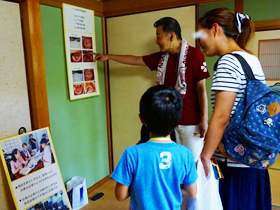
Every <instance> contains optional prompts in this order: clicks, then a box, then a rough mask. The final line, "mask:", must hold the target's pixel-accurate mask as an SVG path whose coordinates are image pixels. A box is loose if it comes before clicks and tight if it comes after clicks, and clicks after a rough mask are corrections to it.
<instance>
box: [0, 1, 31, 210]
mask: <svg viewBox="0 0 280 210" xmlns="http://www.w3.org/2000/svg"><path fill="white" fill-rule="evenodd" d="M20 21H21V20H20V11H19V4H17V3H10V2H6V1H0V25H1V27H0V34H1V39H0V46H1V47H0V78H1V80H0V90H1V94H0V139H3V138H6V137H11V136H14V135H17V134H18V129H19V128H20V127H22V126H24V127H25V128H26V129H27V131H30V130H31V123H30V113H29V104H28V93H27V84H26V74H25V64H24V53H23V44H22V33H21V22H20ZM0 204H1V207H0V209H1V210H10V209H15V206H14V203H13V200H12V196H11V193H10V189H9V186H8V183H7V179H6V175H5V173H4V169H3V166H2V165H1V166H0Z"/></svg>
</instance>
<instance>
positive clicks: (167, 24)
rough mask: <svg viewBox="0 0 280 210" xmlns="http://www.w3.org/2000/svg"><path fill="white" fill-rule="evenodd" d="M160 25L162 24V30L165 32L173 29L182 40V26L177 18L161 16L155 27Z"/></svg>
mask: <svg viewBox="0 0 280 210" xmlns="http://www.w3.org/2000/svg"><path fill="white" fill-rule="evenodd" d="M159 26H162V30H163V32H164V33H165V34H168V33H170V32H172V31H173V32H174V33H175V34H176V37H177V39H180V40H182V36H181V27H180V24H179V23H178V21H177V20H176V19H174V18H172V17H163V18H160V19H159V20H157V21H156V22H155V23H154V27H155V28H157V27H159Z"/></svg>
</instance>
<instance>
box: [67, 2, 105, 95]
mask: <svg viewBox="0 0 280 210" xmlns="http://www.w3.org/2000/svg"><path fill="white" fill-rule="evenodd" d="M63 22H64V38H65V51H66V63H67V72H68V84H69V95H70V99H71V100H74V99H80V98H85V97H90V96H96V95H99V94H100V93H99V82H98V71H97V63H96V60H95V56H94V55H93V53H95V52H96V43H95V26H94V11H92V10H88V9H83V8H80V7H75V6H71V5H68V4H63Z"/></svg>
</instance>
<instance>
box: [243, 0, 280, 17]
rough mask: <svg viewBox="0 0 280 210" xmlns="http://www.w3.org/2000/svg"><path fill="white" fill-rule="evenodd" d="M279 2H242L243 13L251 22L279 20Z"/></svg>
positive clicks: (249, 0) (275, 0)
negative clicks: (249, 17)
mask: <svg viewBox="0 0 280 210" xmlns="http://www.w3.org/2000/svg"><path fill="white" fill-rule="evenodd" d="M279 9H280V1H279V0H244V4H243V12H244V13H245V14H248V15H250V16H251V18H252V20H253V21H262V20H274V19H280V12H279Z"/></svg>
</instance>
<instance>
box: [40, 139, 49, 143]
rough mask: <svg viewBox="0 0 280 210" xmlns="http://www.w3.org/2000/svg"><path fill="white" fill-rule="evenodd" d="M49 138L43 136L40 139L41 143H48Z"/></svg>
mask: <svg viewBox="0 0 280 210" xmlns="http://www.w3.org/2000/svg"><path fill="white" fill-rule="evenodd" d="M47 143H48V140H47V139H46V138H42V140H41V141H40V144H47Z"/></svg>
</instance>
